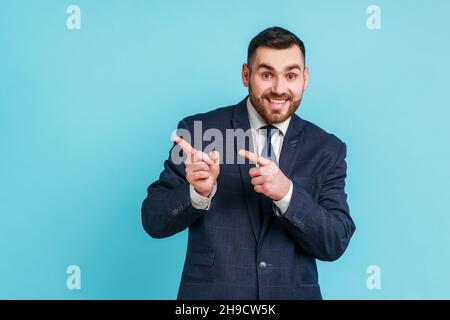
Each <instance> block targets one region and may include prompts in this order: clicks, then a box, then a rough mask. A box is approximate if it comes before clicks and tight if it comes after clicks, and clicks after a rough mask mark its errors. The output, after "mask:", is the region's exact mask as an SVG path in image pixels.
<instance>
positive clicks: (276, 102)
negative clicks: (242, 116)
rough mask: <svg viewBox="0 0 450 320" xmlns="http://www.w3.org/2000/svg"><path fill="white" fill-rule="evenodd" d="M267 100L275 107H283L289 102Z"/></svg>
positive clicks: (286, 100) (285, 100)
mask: <svg viewBox="0 0 450 320" xmlns="http://www.w3.org/2000/svg"><path fill="white" fill-rule="evenodd" d="M267 100H268V101H269V103H270V105H271V106H273V107H283V106H284V105H285V103H286V102H288V101H289V100H288V99H269V98H267Z"/></svg>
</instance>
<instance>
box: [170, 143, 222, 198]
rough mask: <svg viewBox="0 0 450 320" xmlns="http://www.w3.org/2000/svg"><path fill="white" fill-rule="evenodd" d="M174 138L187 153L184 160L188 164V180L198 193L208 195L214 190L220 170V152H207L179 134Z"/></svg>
mask: <svg viewBox="0 0 450 320" xmlns="http://www.w3.org/2000/svg"><path fill="white" fill-rule="evenodd" d="M172 139H173V141H175V142H176V143H177V144H178V145H179V146H180V148H181V149H183V151H184V152H185V153H186V155H187V157H186V160H185V162H184V164H185V165H186V179H187V181H189V183H190V184H191V185H192V186H193V187H194V189H195V191H196V192H197V193H198V194H200V195H201V196H203V197H208V196H209V195H210V194H211V192H212V191H213V188H214V185H215V184H216V180H217V177H218V176H219V172H220V164H219V160H220V155H219V152H217V151H212V152H210V153H209V154H206V153H204V152H202V151H199V150H196V149H194V148H193V147H192V146H191V145H190V144H189V143H187V142H186V141H185V140H184V139H183V138H181V137H179V136H177V135H174V136H173V137H172Z"/></svg>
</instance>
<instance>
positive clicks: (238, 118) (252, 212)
mask: <svg viewBox="0 0 450 320" xmlns="http://www.w3.org/2000/svg"><path fill="white" fill-rule="evenodd" d="M232 126H233V129H234V130H237V129H242V130H243V131H244V132H247V130H249V129H250V121H249V118H248V113H247V97H246V98H245V99H244V100H242V101H241V102H240V103H239V104H238V105H237V106H236V108H235V110H234V115H233V119H232ZM234 139H235V141H234V152H235V155H236V157H235V161H237V159H238V157H240V156H239V155H238V152H239V150H238V143H237V138H236V137H235V138H234ZM245 148H246V149H247V150H249V151H254V148H253V141H252V139H251V137H250V139H246V142H245ZM236 163H237V162H236ZM238 166H239V172H240V175H241V180H242V184H243V187H244V195H245V200H246V204H247V213H248V214H249V218H250V222H251V225H252V229H253V235H254V237H255V241H258V238H259V234H260V230H261V219H260V213H259V208H260V204H259V198H258V194H257V193H256V192H255V191H254V190H253V185H252V183H251V177H250V174H249V173H248V172H249V170H250V169H251V168H252V167H255V165H254V164H252V163H249V161H248V160H246V161H245V163H244V164H238Z"/></svg>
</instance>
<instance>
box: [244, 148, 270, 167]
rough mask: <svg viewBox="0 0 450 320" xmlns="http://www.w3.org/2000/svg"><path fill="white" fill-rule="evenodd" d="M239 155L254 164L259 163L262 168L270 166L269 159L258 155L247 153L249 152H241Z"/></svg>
mask: <svg viewBox="0 0 450 320" xmlns="http://www.w3.org/2000/svg"><path fill="white" fill-rule="evenodd" d="M239 155H240V156H241V157H244V158H246V159H248V160H250V161H252V162H254V163H257V164H259V165H261V166H265V165H268V164H269V163H270V160H269V159H266V158H264V157H261V156H258V155H257V154H256V153H253V152H250V151H247V150H239Z"/></svg>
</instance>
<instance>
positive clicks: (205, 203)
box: [189, 97, 292, 215]
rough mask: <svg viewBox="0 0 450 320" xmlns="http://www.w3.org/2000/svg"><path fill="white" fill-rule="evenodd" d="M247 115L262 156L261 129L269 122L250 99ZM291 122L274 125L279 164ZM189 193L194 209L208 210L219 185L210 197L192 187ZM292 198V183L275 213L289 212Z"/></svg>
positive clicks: (263, 132) (264, 140) (274, 141)
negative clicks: (202, 194)
mask: <svg viewBox="0 0 450 320" xmlns="http://www.w3.org/2000/svg"><path fill="white" fill-rule="evenodd" d="M247 113H248V118H249V121H250V128H251V129H252V134H253V135H252V136H253V145H254V146H255V149H256V150H254V151H255V153H257V154H259V155H261V152H262V149H263V147H264V144H265V142H266V133H265V130H260V128H261V127H263V126H265V125H267V122H266V121H265V120H264V119H263V117H261V115H260V114H259V113H258V111H256V109H255V108H254V107H253V105H252V103H251V102H250V97H249V98H247ZM290 121H291V117H289V118H287V119H286V120H285V121H283V122H280V123H274V124H273V126H275V127H277V128H278V130H276V131H274V132H273V133H272V137H271V142H272V147H273V150H274V152H275V155H276V157H277V159H278V162H279V161H280V155H281V148H282V146H283V140H284V136H285V135H286V131H287V129H288V126H289V122H290ZM189 191H190V197H191V203H192V205H193V206H194V208H196V209H204V210H208V209H209V207H210V206H211V200H212V198H213V197H214V194H215V193H216V191H217V185H214V188H213V191H212V193H211V195H210V196H209V197H203V196H201V195H200V194H198V193H197V192H196V191H195V189H194V187H193V186H192V185H191V186H190V189H189ZM291 197H292V182H291V185H290V187H289V191H288V193H287V194H286V195H285V196H284V197H283V198H282V199H280V200H278V201H275V200H274V201H273V203H274V204H275V206H276V209H277V210H276V211H275V213H276V214H278V215H283V214H284V213H285V212H286V211H287V209H288V207H289V204H290V202H291Z"/></svg>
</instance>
